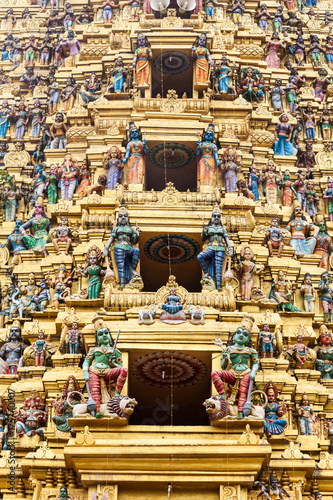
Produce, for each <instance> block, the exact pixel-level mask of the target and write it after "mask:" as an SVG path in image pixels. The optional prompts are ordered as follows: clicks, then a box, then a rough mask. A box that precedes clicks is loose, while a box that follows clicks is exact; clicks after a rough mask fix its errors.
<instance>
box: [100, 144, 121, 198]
mask: <svg viewBox="0 0 333 500" xmlns="http://www.w3.org/2000/svg"><path fill="white" fill-rule="evenodd" d="M103 167H104V168H105V170H107V171H108V180H107V189H115V187H116V184H119V181H120V179H121V175H122V170H123V168H124V165H123V164H122V161H121V151H120V149H119V148H118V146H116V145H113V146H111V148H110V149H109V150H108V152H107V155H106V158H105V159H104V161H103Z"/></svg>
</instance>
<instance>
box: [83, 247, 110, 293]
mask: <svg viewBox="0 0 333 500" xmlns="http://www.w3.org/2000/svg"><path fill="white" fill-rule="evenodd" d="M102 259H103V255H102V252H101V250H100V249H99V248H98V247H97V246H96V245H93V246H91V247H90V248H89V250H88V252H87V255H86V262H87V267H86V268H85V269H81V268H77V271H78V274H81V276H83V277H85V278H87V277H89V284H88V299H98V297H99V293H100V291H101V285H102V276H104V275H105V271H104V270H103V269H102V266H101V265H100V264H101V261H102Z"/></svg>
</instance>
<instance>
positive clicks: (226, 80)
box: [217, 57, 232, 94]
mask: <svg viewBox="0 0 333 500" xmlns="http://www.w3.org/2000/svg"><path fill="white" fill-rule="evenodd" d="M217 74H218V91H219V92H221V93H222V94H227V93H228V90H229V86H230V77H231V75H232V70H231V69H230V68H229V65H228V59H227V58H226V57H222V59H221V62H220V65H219V67H218V70H217Z"/></svg>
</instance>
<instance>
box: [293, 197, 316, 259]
mask: <svg viewBox="0 0 333 500" xmlns="http://www.w3.org/2000/svg"><path fill="white" fill-rule="evenodd" d="M285 229H286V230H287V231H289V232H290V233H291V238H290V245H291V246H292V247H294V248H295V256H296V257H302V256H303V255H308V254H313V252H314V249H315V246H316V237H317V235H318V232H319V228H318V227H317V226H316V225H314V224H310V223H309V222H308V221H307V220H306V218H305V216H304V215H303V212H302V209H301V207H300V206H297V207H295V210H294V212H293V214H292V216H291V217H290V219H289V222H288V225H287V226H286V228H285ZM311 230H313V236H310V232H311Z"/></svg>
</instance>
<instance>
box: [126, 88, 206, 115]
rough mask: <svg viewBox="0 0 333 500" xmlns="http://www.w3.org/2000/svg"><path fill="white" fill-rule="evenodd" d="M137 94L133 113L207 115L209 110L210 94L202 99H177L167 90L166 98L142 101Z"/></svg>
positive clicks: (174, 93)
mask: <svg viewBox="0 0 333 500" xmlns="http://www.w3.org/2000/svg"><path fill="white" fill-rule="evenodd" d="M139 95H140V94H139V93H136V94H135V95H134V100H133V108H134V110H135V111H162V112H163V113H183V112H187V113H202V114H208V113H209V109H210V94H209V93H207V94H206V95H205V97H204V99H186V98H182V99H179V98H178V95H177V93H176V91H175V90H168V93H167V97H166V98H165V99H163V98H155V99H142V98H141V97H139Z"/></svg>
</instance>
